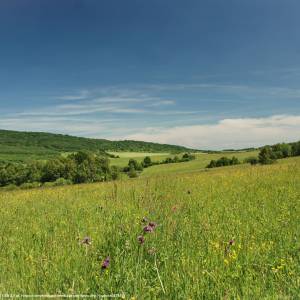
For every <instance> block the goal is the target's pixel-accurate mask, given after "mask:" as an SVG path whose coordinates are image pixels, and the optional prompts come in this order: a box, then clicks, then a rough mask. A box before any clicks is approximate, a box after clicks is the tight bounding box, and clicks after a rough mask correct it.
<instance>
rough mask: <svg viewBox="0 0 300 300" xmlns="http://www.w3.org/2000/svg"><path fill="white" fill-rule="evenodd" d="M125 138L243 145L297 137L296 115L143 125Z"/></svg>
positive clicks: (299, 134)
mask: <svg viewBox="0 0 300 300" xmlns="http://www.w3.org/2000/svg"><path fill="white" fill-rule="evenodd" d="M126 139H133V140H143V141H152V142H158V143H167V144H177V145H185V146H188V147H192V148H198V149H226V148H246V147H253V146H261V145H266V144H273V143H277V142H283V141H295V140H300V116H292V115H276V116H270V117H266V118H236V119H224V120H221V121H219V122H218V123H216V124H201V125H191V126H176V127H173V128H168V129H165V128H146V129H144V130H142V131H140V132H137V133H135V134H131V135H128V136H126Z"/></svg>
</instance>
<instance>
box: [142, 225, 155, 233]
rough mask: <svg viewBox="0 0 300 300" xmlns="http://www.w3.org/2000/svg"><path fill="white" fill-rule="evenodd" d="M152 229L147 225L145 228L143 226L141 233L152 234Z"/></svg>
mask: <svg viewBox="0 0 300 300" xmlns="http://www.w3.org/2000/svg"><path fill="white" fill-rule="evenodd" d="M153 229H154V228H153V227H151V226H150V225H147V226H145V227H144V228H143V231H144V232H152V231H153Z"/></svg>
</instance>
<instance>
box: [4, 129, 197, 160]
mask: <svg viewBox="0 0 300 300" xmlns="http://www.w3.org/2000/svg"><path fill="white" fill-rule="evenodd" d="M80 150H88V151H93V152H95V151H99V152H102V153H103V155H106V152H107V151H128V152H129V151H132V152H170V153H179V152H189V151H191V149H188V148H185V147H181V146H175V145H166V144H157V143H149V142H140V141H129V140H125V141H109V140H105V139H91V138H83V137H75V136H69V135H62V134H52V133H44V132H20V131H9V130H0V160H1V159H2V160H23V157H24V156H26V158H27V159H31V158H40V159H47V158H48V157H51V156H53V155H57V154H59V153H62V152H75V151H80Z"/></svg>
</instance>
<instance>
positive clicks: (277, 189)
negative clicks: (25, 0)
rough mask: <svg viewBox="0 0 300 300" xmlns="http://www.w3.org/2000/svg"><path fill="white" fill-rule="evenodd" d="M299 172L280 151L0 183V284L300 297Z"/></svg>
mask: <svg viewBox="0 0 300 300" xmlns="http://www.w3.org/2000/svg"><path fill="white" fill-rule="evenodd" d="M299 176H300V159H299V158H288V159H284V160H281V161H280V162H279V163H277V164H273V165H268V166H250V165H243V166H242V165H240V166H234V167H228V168H221V169H211V170H209V171H207V172H193V173H185V174H168V175H159V176H152V177H150V178H139V179H135V180H124V181H118V182H108V183H100V184H89V185H86V184H84V185H77V186H68V187H59V188H44V189H37V190H30V191H24V190H22V191H14V192H1V193H0V206H1V210H0V219H1V222H2V226H0V236H1V239H0V257H2V258H3V259H2V260H1V264H0V270H1V272H0V282H1V285H0V293H2V294H8V293H9V294H20V293H22V294H40V293H43V294H45V293H47V294H57V291H59V293H61V294H68V295H71V294H72V293H73V294H87V293H88V294H92V295H93V294H101V295H106V294H110V293H111V291H113V292H117V293H124V294H125V297H124V299H298V298H299V297H298V296H299V275H298V274H299V272H300V265H299V240H298V239H297V237H299V230H300V222H299V214H300V202H299V201H298V199H299V197H300V182H299ZM139 220H141V221H140V222H139ZM145 220H148V221H145ZM150 221H152V222H151V223H152V224H154V226H153V227H154V229H153V232H145V229H144V228H145V226H146V225H147V224H148V223H147V222H150ZM20 224H21V225H20ZM156 225H157V226H156ZM148 226H149V225H148ZM148 226H146V228H148ZM85 240H87V241H89V240H91V243H89V242H85ZM107 257H109V259H110V263H109V264H108V267H107V268H106V269H104V268H103V267H102V265H103V262H104V260H105V259H106V258H107ZM228 295H229V296H228ZM228 297H229V298H228Z"/></svg>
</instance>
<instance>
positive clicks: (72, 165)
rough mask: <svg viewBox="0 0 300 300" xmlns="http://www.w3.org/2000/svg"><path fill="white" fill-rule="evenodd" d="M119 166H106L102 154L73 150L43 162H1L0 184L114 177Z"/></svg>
mask: <svg viewBox="0 0 300 300" xmlns="http://www.w3.org/2000/svg"><path fill="white" fill-rule="evenodd" d="M118 174H119V170H118V169H117V168H116V167H110V165H109V160H108V159H107V158H106V157H103V156H99V155H97V154H94V153H88V152H83V151H80V152H77V153H74V154H71V155H69V156H67V157H59V158H54V159H49V160H47V161H46V162H41V161H33V162H30V163H27V164H23V163H2V164H1V165H0V186H2V187H3V186H8V185H12V186H21V187H28V188H30V187H36V186H40V185H46V186H47V185H48V186H50V185H64V184H72V183H73V184H76V183H87V182H99V181H107V180H114V179H117V178H118Z"/></svg>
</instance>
